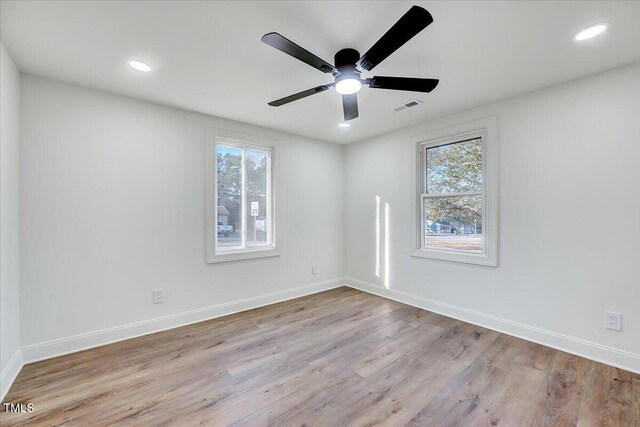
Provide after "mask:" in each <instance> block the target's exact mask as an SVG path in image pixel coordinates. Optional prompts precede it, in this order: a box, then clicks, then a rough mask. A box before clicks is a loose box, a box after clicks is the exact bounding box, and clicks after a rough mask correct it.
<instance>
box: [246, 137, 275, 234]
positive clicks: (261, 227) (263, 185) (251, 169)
mask: <svg viewBox="0 0 640 427" xmlns="http://www.w3.org/2000/svg"><path fill="white" fill-rule="evenodd" d="M268 165H269V152H268V151H264V150H257V149H253V148H247V149H246V150H245V167H246V168H247V170H246V175H245V179H246V186H247V189H246V194H247V245H249V246H251V245H264V244H266V243H269V241H268V235H267V231H268V227H269V218H268V217H267V216H268V212H269V210H268V209H267V188H268V182H267V176H268V168H269V166H268Z"/></svg>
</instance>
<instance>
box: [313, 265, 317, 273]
mask: <svg viewBox="0 0 640 427" xmlns="http://www.w3.org/2000/svg"><path fill="white" fill-rule="evenodd" d="M311 274H318V266H317V265H312V266H311Z"/></svg>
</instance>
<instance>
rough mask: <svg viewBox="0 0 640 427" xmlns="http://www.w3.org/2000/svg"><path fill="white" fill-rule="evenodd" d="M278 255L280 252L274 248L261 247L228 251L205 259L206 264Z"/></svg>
mask: <svg viewBox="0 0 640 427" xmlns="http://www.w3.org/2000/svg"><path fill="white" fill-rule="evenodd" d="M279 256H280V252H278V251H277V250H276V249H275V248H269V249H263V248H261V249H252V250H243V251H238V252H232V251H229V253H221V254H218V255H214V256H210V257H209V259H207V264H219V263H223V262H236V261H247V260H251V259H260V258H273V257H279Z"/></svg>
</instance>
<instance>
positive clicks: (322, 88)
mask: <svg viewBox="0 0 640 427" xmlns="http://www.w3.org/2000/svg"><path fill="white" fill-rule="evenodd" d="M331 86H333V84H328V85H322V86H317V87H314V88H313V89H307V90H303V91H302V92H298V93H294V94H293V95H289V96H285V97H284V98H280V99H276V100H275V101H271V102H270V103H269V105H271V106H272V107H279V106H281V105H284V104H288V103H290V102H293V101H297V100H298V99H302V98H306V97H307V96H311V95H315V94H316V93H320V92H324V91H325V90H329V88H330V87H331Z"/></svg>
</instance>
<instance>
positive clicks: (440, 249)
mask: <svg viewBox="0 0 640 427" xmlns="http://www.w3.org/2000/svg"><path fill="white" fill-rule="evenodd" d="M441 133H442V132H441ZM493 151H494V150H493V148H492V144H490V143H489V139H488V132H487V129H480V130H474V131H468V132H464V133H458V134H455V135H452V136H445V137H440V138H435V139H428V140H426V141H422V142H419V143H418V153H419V155H418V157H419V167H418V186H417V187H418V198H417V205H418V206H417V210H416V211H417V212H418V214H417V216H418V221H417V228H418V236H417V239H416V251H415V252H414V253H413V255H414V256H421V257H425V258H434V259H442V260H448V261H460V262H468V263H473V264H483V265H491V266H496V265H497V250H496V249H497V248H496V244H497V242H496V238H497V230H496V228H497V220H496V208H497V204H496V196H497V194H496V190H497V186H496V182H495V181H496V177H497V174H496V171H495V158H494V156H495V153H494V152H493ZM488 168H490V169H491V170H488Z"/></svg>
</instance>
